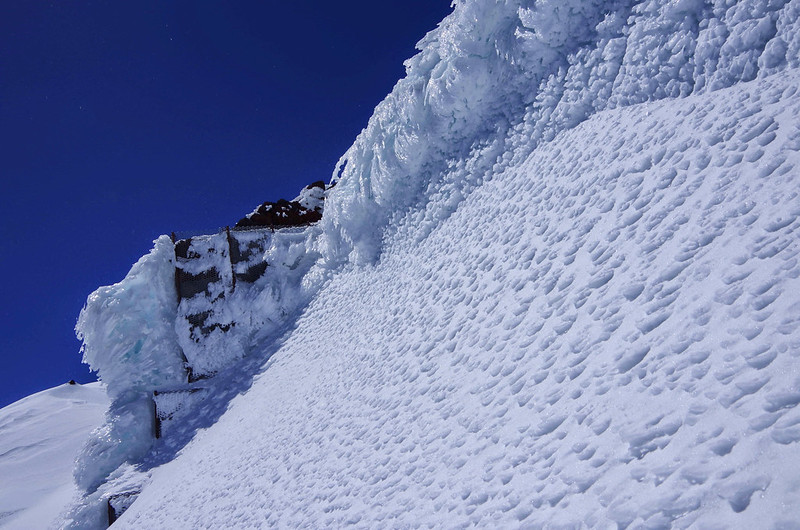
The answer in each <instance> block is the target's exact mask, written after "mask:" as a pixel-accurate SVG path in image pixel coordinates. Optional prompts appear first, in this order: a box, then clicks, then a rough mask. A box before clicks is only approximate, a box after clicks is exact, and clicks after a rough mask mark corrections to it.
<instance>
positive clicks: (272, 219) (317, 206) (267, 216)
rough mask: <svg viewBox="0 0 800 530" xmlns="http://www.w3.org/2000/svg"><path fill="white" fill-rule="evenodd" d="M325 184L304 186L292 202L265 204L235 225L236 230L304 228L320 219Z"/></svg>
mask: <svg viewBox="0 0 800 530" xmlns="http://www.w3.org/2000/svg"><path fill="white" fill-rule="evenodd" d="M324 200H325V183H324V182H322V181H321V180H320V181H317V182H314V183H312V184H309V185H308V186H306V187H305V188H304V189H303V190H302V191H301V192H300V195H299V196H297V197H295V199H294V200H292V201H287V200H286V199H279V200H278V201H277V202H265V203H264V204H262V205H261V206H259V207H258V208H256V209H255V211H253V212H252V213H249V214H248V215H247V216H246V217H244V218H242V219H240V220H239V222H237V223H236V228H250V227H268V228H282V227H286V226H304V225H308V224H311V223H316V222H317V221H319V220H320V219H322V210H323V205H324Z"/></svg>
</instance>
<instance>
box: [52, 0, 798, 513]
mask: <svg viewBox="0 0 800 530" xmlns="http://www.w3.org/2000/svg"><path fill="white" fill-rule="evenodd" d="M453 5H454V11H453V13H452V14H451V15H450V16H448V17H447V18H446V19H445V20H444V21H443V22H442V23H441V24H440V25H439V27H438V28H437V29H435V30H434V31H432V32H430V33H429V34H428V35H427V36H426V37H425V38H424V39H423V40H422V41H421V42H420V43H419V48H420V53H419V54H417V55H416V56H415V57H413V58H411V59H410V60H409V61H407V62H406V70H407V76H406V78H404V79H402V80H401V81H399V82H398V83H397V85H396V86H395V88H394V90H393V91H392V93H391V94H390V95H389V96H387V98H386V99H385V100H384V101H383V102H382V103H381V104H380V105H379V106H378V107H377V108H376V110H375V114H374V115H373V117H372V119H371V120H370V122H369V124H368V126H367V127H366V129H365V130H364V131H363V132H362V133H361V134H360V135H359V137H358V138H357V139H356V141H355V143H354V144H353V146H352V147H351V148H350V149H349V150H348V151H347V153H345V155H343V157H342V159H341V161H340V163H339V165H338V166H337V167H336V168H335V171H334V175H333V178H332V184H335V185H334V186H332V187H328V188H327V189H326V191H325V192H324V202H325V208H324V213H323V216H322V219H321V221H320V222H319V223H318V224H316V225H314V226H310V227H304V228H302V229H298V230H289V231H283V230H279V231H276V232H275V233H274V235H273V234H272V233H270V235H269V236H268V237H265V238H264V239H263V241H264V248H265V249H266V250H264V251H263V260H264V262H266V267H265V268H263V270H264V271H265V272H264V273H263V275H262V276H260V277H259V278H257V279H254V280H253V281H252V282H251V283H248V285H246V286H239V285H238V283H236V284H234V282H233V280H232V278H233V277H232V276H231V281H230V282H226V281H220V282H217V283H216V284H215V285H214V289H211V288H210V287H209V292H208V293H207V294H206V295H204V296H205V298H203V299H199V298H198V299H196V300H195V299H194V297H192V298H191V299H188V298H187V299H183V297H181V296H178V293H177V291H176V289H175V284H176V282H175V266H176V263H177V260H176V254H175V250H174V248H173V246H172V242H171V241H169V239H168V238H166V237H162V238H160V239H159V240H157V241H156V245H155V248H154V250H153V251H152V252H151V253H150V254H149V255H147V256H145V257H143V258H142V259H141V260H140V261H139V262H138V263H137V264H136V265H135V266H134V267H133V269H132V270H131V272H130V273H129V274H128V276H127V277H126V278H125V279H124V280H123V281H122V282H120V283H118V284H116V285H114V286H110V287H103V288H100V289H98V290H97V291H96V292H95V293H93V294H92V295H91V296H90V297H89V300H88V301H87V306H86V307H85V308H84V310H83V311H82V313H81V317H80V319H79V323H78V327H77V329H78V332H79V336H81V338H82V339H83V341H84V358H85V360H86V361H87V362H89V363H90V364H91V366H92V368H93V369H95V370H97V371H98V372H99V374H100V377H101V378H102V379H103V380H104V381H105V382H106V383H108V385H109V395H111V396H112V397H113V399H114V401H113V402H112V404H111V406H110V409H109V412H108V414H107V420H106V424H105V425H104V427H103V428H102V429H100V430H98V431H96V432H95V435H94V436H93V437H92V439H91V440H90V442H89V443H88V444H87V445H86V446H85V447H84V449H83V450H82V452H81V454H80V456H79V460H78V465H77V468H76V474H75V476H76V479H77V481H78V485H79V486H80V487H81V489H82V490H83V491H84V497H83V499H82V500H81V501H80V502H78V503H76V504H75V505H73V507H72V508H71V510H70V511H69V513H68V514H67V516H66V518H65V520H64V525H65V526H68V527H73V528H74V527H77V528H90V527H91V528H94V527H98V528H99V527H101V526H102V525H103V510H104V509H105V508H104V506H105V501H106V499H108V498H109V496H111V495H114V494H119V493H126V492H128V493H132V492H138V491H139V490H141V495H140V496H139V497H138V498H136V497H134V496H133V494H132V496H130V497H126V499H128V500H133V499H134V498H136V500H135V501H133V503H132V506H131V508H130V510H129V511H128V512H126V513H125V514H124V515H123V516H122V519H121V520H120V521H119V522H117V523H115V525H119V526H120V527H123V528H124V527H125V526H126V525H129V526H131V527H186V528H197V527H209V528H215V527H220V526H225V527H228V526H236V527H246V526H263V525H264V524H266V523H267V522H268V523H271V524H277V525H280V526H290V527H293V526H303V525H305V526H309V527H327V526H340V525H342V524H344V523H347V522H352V523H357V524H358V525H359V526H362V527H374V526H384V525H388V526H416V525H421V524H429V525H433V526H462V525H469V524H478V525H481V526H499V527H506V526H515V525H521V526H534V527H536V526H543V525H554V526H557V525H560V524H564V525H568V526H569V525H577V524H586V525H589V526H614V525H617V526H621V527H627V526H630V525H631V524H633V525H634V526H635V527H636V526H645V527H664V526H677V527H685V526H689V525H692V524H698V525H701V526H715V525H717V526H722V527H730V526H740V527H741V526H752V525H754V524H759V525H761V526H763V524H764V523H769V524H771V525H775V526H778V527H781V526H785V525H784V523H786V525H789V526H791V525H790V522H791V521H793V520H797V519H798V518H800V514H798V513H797V512H796V509H795V508H794V505H793V504H792V502H791V499H793V498H794V497H795V496H796V495H797V488H798V482H797V480H796V478H795V477H797V469H796V466H797V464H796V463H795V462H797V461H798V459H797V456H798V455H797V449H796V447H797V442H798V440H799V439H800V434H798V433H800V431H798V427H797V424H798V422H800V418H798V416H797V413H796V411H795V408H796V405H797V404H798V403H800V380H798V379H797V377H798V376H797V374H796V373H795V370H794V369H793V363H796V360H795V358H796V356H797V355H798V350H799V349H800V331H798V325H799V323H800V320H798V316H797V315H798V309H800V295H798V293H800V289H798V285H797V284H798V276H799V275H800V270H798V257H797V252H798V244H799V238H798V233H797V229H798V225H799V224H800V220H798V216H800V206H798V204H800V201H799V200H798V197H797V193H798V191H797V190H798V185H797V184H798V183H797V178H798V169H797V167H798V166H797V164H798V150H800V124H799V123H798V118H797V116H798V111H800V108H798V98H800V96H798V94H797V92H796V87H797V84H798V75H799V74H798V72H799V71H800V70H799V69H800V57H798V52H799V51H800V0H788V1H785V0H768V1H764V0H742V1H738V2H737V1H732V0H712V1H709V2H701V1H695V0H643V1H634V0H618V1H613V2H600V1H597V0H583V1H581V0H569V1H566V2H563V1H558V2H556V1H549V0H547V1H536V2H531V1H527V0H470V1H463V2H461V1H458V2H454V4H453ZM209 237H210V239H209V240H208V244H207V245H206V247H207V248H205V247H204V248H205V250H203V252H199V253H197V254H198V256H200V257H198V258H197V259H198V260H199V261H197V262H192V266H196V267H197V270H196V271H194V272H196V273H198V274H199V273H200V272H201V271H205V270H208V266H209V265H214V267H215V270H217V272H218V273H219V275H220V278H222V279H223V280H224V278H227V276H226V274H228V273H232V271H233V268H232V267H233V266H234V265H233V264H232V261H231V260H230V254H227V255H226V254H225V253H226V252H229V251H230V249H231V248H232V247H231V243H230V241H226V240H227V236H225V237H222V235H218V236H209ZM212 240H213V241H212ZM198 241H199V240H198ZM198 244H200V243H198ZM192 245H194V243H192ZM193 248H194V247H193ZM226 256H227V257H228V258H229V259H228V260H226V259H224V258H226ZM212 262H213V263H212ZM229 262H230V263H229ZM185 265H186V264H184V266H185ZM226 267H230V268H229V269H226ZM193 270H194V269H193ZM226 270H228V272H225V271H226ZM259 270H261V269H259ZM193 274H194V273H193ZM228 275H229V274H228ZM198 296H199V295H198ZM179 299H180V303H179ZM195 306H196V307H195ZM201 316H203V318H202V319H201V318H200V317H201ZM206 317H208V318H211V317H213V322H211V321H208V322H206V324H208V325H206V326H205V327H206V328H208V330H209V332H208V335H207V337H206V336H200V335H197V334H194V332H193V331H192V329H194V328H197V329H200V330H201V331H202V328H203V325H201V324H198V322H199V321H200V320H203V321H205V319H206ZM184 321H186V322H189V324H190V325H191V326H190V327H189V328H187V324H186V322H184ZM217 324H218V325H217ZM187 329H189V332H188V333H187ZM201 335H202V333H201ZM194 367H199V368H202V370H199V371H198V372H196V373H201V374H202V375H203V376H207V378H206V379H203V380H202V381H192V379H193V378H192V377H191V374H192V373H195V372H194V371H193V370H194ZM187 374H188V375H187ZM200 390H202V392H201V391H200ZM154 391H156V392H159V394H158V395H160V396H167V397H162V398H158V399H162V400H164V406H168V408H169V410H170V411H175V412H179V414H177V415H173V416H171V412H169V411H167V410H162V411H161V412H159V411H158V410H156V411H155V415H154V408H153V407H154V405H153V396H154ZM181 396H191V398H190V399H189V398H188V397H187V401H186V402H185V403H184V402H182V401H181ZM158 399H157V400H156V401H158ZM157 406H158V405H156V408H157ZM159 414H161V416H159ZM162 416H163V418H162ZM155 418H162V419H163V420H164V421H168V422H169V423H168V424H167V425H165V426H162V427H164V429H161V428H160V427H159V426H158V423H157V422H156V421H155ZM159 421H161V419H160V420H159ZM159 430H161V431H162V432H163V433H164V434H165V436H164V437H163V438H161V439H159V440H155V439H154V438H153V435H154V433H157V432H159ZM190 440H191V441H190Z"/></svg>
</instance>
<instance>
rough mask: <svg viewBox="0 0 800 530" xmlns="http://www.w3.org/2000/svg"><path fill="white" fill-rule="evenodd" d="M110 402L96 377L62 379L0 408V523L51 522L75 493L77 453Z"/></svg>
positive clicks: (27, 528) (26, 528)
mask: <svg viewBox="0 0 800 530" xmlns="http://www.w3.org/2000/svg"><path fill="white" fill-rule="evenodd" d="M107 407H108V398H107V397H106V393H105V388H104V387H103V386H102V385H101V384H100V383H89V384H86V385H79V384H75V385H70V384H64V385H61V386H58V387H55V388H51V389H49V390H45V391H43V392H39V393H37V394H33V395H31V396H28V397H26V398H24V399H21V400H19V401H17V402H16V403H12V404H11V405H8V406H6V407H4V408H3V409H0V477H2V480H0V527H1V528H4V529H7V530H11V529H19V530H31V529H34V528H41V529H45V528H49V527H50V526H51V525H53V524H55V523H56V522H57V521H58V519H59V517H60V516H61V515H62V513H63V511H64V510H65V509H66V507H67V506H68V505H69V503H70V502H73V501H74V498H75V497H77V496H78V494H79V490H78V488H77V487H76V486H75V485H74V483H73V480H72V469H73V467H74V462H75V457H76V456H77V454H78V450H79V449H80V448H81V445H82V444H83V443H84V442H85V441H86V439H87V438H88V436H89V433H90V432H91V431H92V430H93V429H95V428H96V427H99V426H100V424H101V423H102V422H103V413H104V412H105V410H106V408H107Z"/></svg>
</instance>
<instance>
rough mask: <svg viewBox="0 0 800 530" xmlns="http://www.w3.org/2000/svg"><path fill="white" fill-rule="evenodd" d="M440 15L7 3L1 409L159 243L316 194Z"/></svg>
mask: <svg viewBox="0 0 800 530" xmlns="http://www.w3.org/2000/svg"><path fill="white" fill-rule="evenodd" d="M449 4H450V2H449V0H381V1H374V0H373V1H362V0H357V1H353V0H348V1H344V2H330V1H322V0H320V1H313V2H309V1H305V2H303V1H298V2H293V1H286V0H283V1H233V2H223V1H217V2H209V1H194V0H193V1H187V0H176V1H170V2H164V1H161V0H159V1H156V0H136V1H135V2H133V1H131V2H118V1H112V0H108V1H87V0H75V1H73V0H63V1H62V0H58V1H52V2H45V1H43V0H41V1H39V0H25V1H23V0H20V1H13V2H5V3H4V6H3V9H2V16H0V177H1V180H0V182H2V183H3V190H2V193H0V218H1V219H2V224H1V225H0V226H2V234H1V235H2V237H1V238H0V252H1V253H2V254H0V255H1V256H2V258H1V260H2V261H0V264H1V265H0V267H2V270H0V274H2V276H1V277H2V288H1V289H2V290H0V294H2V304H0V312H2V313H1V314H0V322H2V324H0V337H1V338H0V363H1V364H0V374H2V378H3V381H2V384H0V406H3V405H6V404H8V403H10V402H12V401H15V400H16V399H19V398H21V397H24V396H25V395H28V394H31V393H33V392H37V391H39V390H43V389H45V388H48V387H51V386H54V385H57V384H61V383H63V382H65V381H67V380H69V379H75V380H77V381H79V382H87V381H91V380H93V379H94V378H93V376H92V375H91V374H90V373H89V371H88V369H87V367H86V366H85V365H82V364H81V363H80V354H79V353H78V350H79V343H78V341H77V339H75V336H74V331H73V327H74V325H75V321H76V318H77V316H78V313H79V311H80V309H81V307H82V306H83V303H84V302H85V300H86V296H87V295H88V294H89V293H90V292H91V291H93V290H94V289H95V288H96V287H97V286H99V285H106V284H110V283H114V282H117V281H119V280H121V279H122V278H123V277H124V276H125V273H126V272H127V271H128V269H129V268H130V266H131V265H132V264H133V263H134V262H135V261H136V260H137V259H138V258H139V257H140V256H141V255H142V254H144V253H146V252H147V251H148V250H149V249H150V248H151V246H152V245H151V243H152V240H153V239H154V238H155V237H157V236H158V235H159V234H163V233H169V232H171V231H173V230H174V231H184V230H205V229H216V228H217V227H221V226H225V225H232V224H234V223H235V222H236V221H237V220H238V219H239V218H240V217H242V216H243V215H244V214H246V213H248V212H250V211H251V210H252V209H253V208H254V207H255V206H257V205H258V204H259V203H261V202H263V201H265V200H275V199H278V198H287V199H291V198H293V197H294V196H295V195H296V193H297V191H298V190H299V189H300V188H301V187H303V186H304V185H306V184H308V183H311V182H312V181H315V180H326V181H327V180H328V178H329V176H330V173H331V171H332V169H333V165H334V164H335V162H336V161H337V160H338V158H339V156H340V155H342V154H343V153H344V151H345V150H346V149H347V148H348V147H349V146H350V144H351V143H352V141H353V140H354V139H355V137H356V135H357V134H358V133H359V131H360V130H361V129H362V128H363V127H364V126H365V125H366V124H367V120H368V118H369V116H370V115H371V114H372V110H373V108H374V107H375V105H376V104H377V103H378V102H379V101H380V100H381V99H383V97H384V96H385V95H386V94H387V93H388V92H389V91H390V90H391V88H392V86H393V85H394V83H395V82H396V81H397V80H398V79H399V78H401V77H402V76H403V75H404V70H403V66H402V61H403V60H404V59H406V58H408V57H410V56H411V55H413V53H414V44H415V43H416V42H417V41H418V40H419V39H420V38H422V36H423V35H424V34H425V33H426V32H427V31H428V30H430V29H433V28H434V27H435V26H436V24H437V23H438V22H439V21H440V20H441V19H442V18H443V17H444V16H445V15H446V14H448V13H449V12H450V10H451V9H450V5H449Z"/></svg>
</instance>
